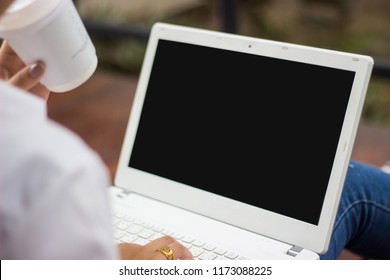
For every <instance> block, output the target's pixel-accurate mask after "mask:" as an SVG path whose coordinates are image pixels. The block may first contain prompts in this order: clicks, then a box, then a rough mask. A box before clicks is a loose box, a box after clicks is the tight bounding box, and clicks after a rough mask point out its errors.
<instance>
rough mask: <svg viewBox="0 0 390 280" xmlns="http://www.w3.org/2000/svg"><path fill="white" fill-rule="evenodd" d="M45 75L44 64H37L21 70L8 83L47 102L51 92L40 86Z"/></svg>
mask: <svg viewBox="0 0 390 280" xmlns="http://www.w3.org/2000/svg"><path fill="white" fill-rule="evenodd" d="M44 73H45V66H44V64H43V63H41V62H36V63H34V64H31V65H29V66H26V67H24V68H22V69H21V70H19V72H17V73H16V74H14V75H13V76H12V77H11V78H10V79H9V80H8V82H9V83H10V84H12V85H14V86H16V87H19V88H21V89H24V90H25V91H29V92H31V93H33V94H35V95H37V96H40V97H42V98H44V99H45V100H47V99H48V98H49V94H50V91H49V90H48V89H46V88H45V87H44V86H43V85H42V84H40V80H41V78H42V76H43V74H44Z"/></svg>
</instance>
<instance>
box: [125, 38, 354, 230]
mask: <svg viewBox="0 0 390 280" xmlns="http://www.w3.org/2000/svg"><path fill="white" fill-rule="evenodd" d="M354 76H355V73H354V72H351V71H346V70H340V69H333V68H329V67H323V66H317V65H310V64H305V63H299V62H293V61H288V60H282V59H275V58H270V57H265V56H257V55H252V54H247V53H240V52H235V51H228V50H221V49H214V48H210V47H204V46H198V45H192V44H185V43H178V42H172V41H167V40H160V41H159V42H158V47H157V52H156V55H155V59H154V64H153V67H152V72H151V75H150V81H149V84H148V87H147V93H146V97H145V101H144V106H143V109H142V115H141V119H140V123H139V127H138V131H137V134H136V138H135V143H134V147H133V150H132V154H131V158H130V161H129V166H130V167H133V168H136V169H139V170H142V171H145V172H149V173H152V174H155V175H158V176H161V177H164V178H167V179H171V180H174V181H178V182H181V183H184V184H186V185H190V186H192V187H196V188H199V189H203V190H205V191H209V192H212V193H216V194H219V195H222V196H226V197H229V198H232V199H234V200H238V201H242V202H244V203H247V204H251V205H255V206H258V207H261V208H263V209H267V210H270V211H273V212H277V213H279V214H282V215H285V216H288V217H291V218H295V219H299V220H303V221H306V222H308V223H311V224H315V225H317V224H318V222H319V217H320V212H321V208H322V205H323V200H324V196H325V192H326V188H327V185H328V180H329V177H330V173H331V168H332V164H333V160H334V157H335V151H336V147H337V144H338V141H339V135H340V131H341V127H342V124H343V121H344V115H345V111H346V108H347V104H348V100H349V97H350V92H351V88H352V84H353V80H354Z"/></svg>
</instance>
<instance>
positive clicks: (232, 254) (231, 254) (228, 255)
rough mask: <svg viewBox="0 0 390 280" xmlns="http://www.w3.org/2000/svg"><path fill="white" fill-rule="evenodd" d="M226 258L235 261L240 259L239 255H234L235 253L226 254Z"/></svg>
mask: <svg viewBox="0 0 390 280" xmlns="http://www.w3.org/2000/svg"><path fill="white" fill-rule="evenodd" d="M225 257H227V258H229V259H231V260H234V259H236V258H237V257H238V254H236V253H233V252H229V253H227V254H225Z"/></svg>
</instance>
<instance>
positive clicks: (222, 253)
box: [214, 248, 226, 255]
mask: <svg viewBox="0 0 390 280" xmlns="http://www.w3.org/2000/svg"><path fill="white" fill-rule="evenodd" d="M214 253H216V254H218V255H224V254H225V253H226V250H224V249H221V248H216V249H215V250H214Z"/></svg>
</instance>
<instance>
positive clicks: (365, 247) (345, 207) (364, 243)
mask: <svg viewBox="0 0 390 280" xmlns="http://www.w3.org/2000/svg"><path fill="white" fill-rule="evenodd" d="M344 248H347V249H349V250H350V251H351V252H354V253H356V254H359V255H361V256H363V257H365V258H369V259H390V174H387V173H385V172H382V171H381V170H380V169H378V168H375V167H373V166H370V165H367V164H362V163H359V162H356V161H351V162H350V165H349V168H348V172H347V177H346V180H345V184H344V189H343V193H342V195H341V200H340V206H339V209H338V212H337V216H336V221H335V225H334V228H333V233H332V237H331V240H330V245H329V250H328V251H327V252H326V253H325V254H324V255H322V256H321V259H324V260H325V259H337V258H338V256H339V255H340V253H341V251H342V250H343V249H344Z"/></svg>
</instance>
